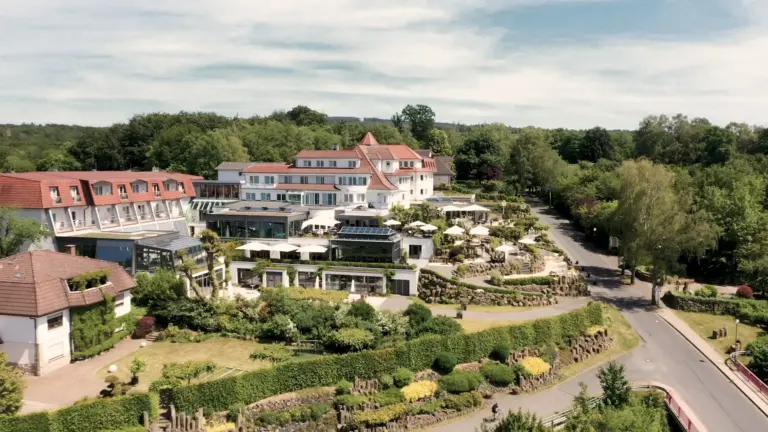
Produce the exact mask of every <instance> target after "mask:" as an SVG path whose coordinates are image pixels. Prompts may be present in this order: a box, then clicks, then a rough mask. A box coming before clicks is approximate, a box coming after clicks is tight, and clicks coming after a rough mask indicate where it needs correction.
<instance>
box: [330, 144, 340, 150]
mask: <svg viewBox="0 0 768 432" xmlns="http://www.w3.org/2000/svg"><path fill="white" fill-rule="evenodd" d="M331 150H333V151H339V145H338V144H334V145H333V147H331Z"/></svg>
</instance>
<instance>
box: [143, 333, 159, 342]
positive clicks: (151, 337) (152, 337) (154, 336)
mask: <svg viewBox="0 0 768 432" xmlns="http://www.w3.org/2000/svg"><path fill="white" fill-rule="evenodd" d="M158 336H160V332H156V331H154V332H152V333H150V334H148V335H146V336H145V337H144V339H146V340H148V341H150V342H154V341H156V340H157V337H158Z"/></svg>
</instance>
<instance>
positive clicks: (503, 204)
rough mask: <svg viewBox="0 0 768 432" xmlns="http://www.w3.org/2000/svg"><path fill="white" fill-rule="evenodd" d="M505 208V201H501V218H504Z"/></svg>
mask: <svg viewBox="0 0 768 432" xmlns="http://www.w3.org/2000/svg"><path fill="white" fill-rule="evenodd" d="M506 208H507V202H506V201H502V202H501V220H502V221H503V220H504V210H505V209H506Z"/></svg>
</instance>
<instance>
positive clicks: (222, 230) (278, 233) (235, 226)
mask: <svg viewBox="0 0 768 432" xmlns="http://www.w3.org/2000/svg"><path fill="white" fill-rule="evenodd" d="M302 222H303V221H300V220H299V221H290V222H271V221H265V220H245V219H243V220H209V221H206V224H205V225H206V228H208V229H209V230H211V231H213V232H215V233H216V234H218V235H219V237H223V238H239V239H247V238H273V239H284V238H286V237H291V236H296V235H298V234H299V233H300V232H301V223H302ZM286 230H287V232H286Z"/></svg>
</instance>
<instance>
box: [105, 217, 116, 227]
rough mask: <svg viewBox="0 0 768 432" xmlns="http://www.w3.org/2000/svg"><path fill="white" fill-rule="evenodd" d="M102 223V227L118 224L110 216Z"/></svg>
mask: <svg viewBox="0 0 768 432" xmlns="http://www.w3.org/2000/svg"><path fill="white" fill-rule="evenodd" d="M102 223H103V224H104V225H117V223H118V222H117V218H116V217H114V216H112V217H108V218H105V219H104V221H103V222H102Z"/></svg>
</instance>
